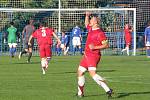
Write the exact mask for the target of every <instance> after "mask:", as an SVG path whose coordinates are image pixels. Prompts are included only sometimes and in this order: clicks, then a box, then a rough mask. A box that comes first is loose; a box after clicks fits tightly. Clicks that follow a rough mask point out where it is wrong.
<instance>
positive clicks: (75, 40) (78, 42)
mask: <svg viewBox="0 0 150 100" xmlns="http://www.w3.org/2000/svg"><path fill="white" fill-rule="evenodd" d="M72 44H73V46H79V45H81V41H80V37H73V39H72Z"/></svg>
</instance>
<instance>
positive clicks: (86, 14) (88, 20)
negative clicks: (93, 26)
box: [85, 12, 91, 26]
mask: <svg viewBox="0 0 150 100" xmlns="http://www.w3.org/2000/svg"><path fill="white" fill-rule="evenodd" d="M90 15H91V13H90V12H86V13H85V26H87V25H88V24H89V23H90V19H89V17H90Z"/></svg>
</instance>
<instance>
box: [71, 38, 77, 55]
mask: <svg viewBox="0 0 150 100" xmlns="http://www.w3.org/2000/svg"><path fill="white" fill-rule="evenodd" d="M72 45H73V55H75V52H76V48H77V40H76V37H73V39H72Z"/></svg>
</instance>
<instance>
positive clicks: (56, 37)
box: [53, 32, 61, 44]
mask: <svg viewBox="0 0 150 100" xmlns="http://www.w3.org/2000/svg"><path fill="white" fill-rule="evenodd" d="M53 36H54V37H55V39H56V40H57V41H58V44H60V43H61V41H60V39H59V38H58V36H57V35H56V34H55V33H54V32H53Z"/></svg>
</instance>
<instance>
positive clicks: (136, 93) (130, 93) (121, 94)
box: [114, 91, 150, 98]
mask: <svg viewBox="0 0 150 100" xmlns="http://www.w3.org/2000/svg"><path fill="white" fill-rule="evenodd" d="M117 94H118V96H116V97H114V98H123V97H126V96H130V95H140V94H150V91H147V92H129V93H117Z"/></svg>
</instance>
